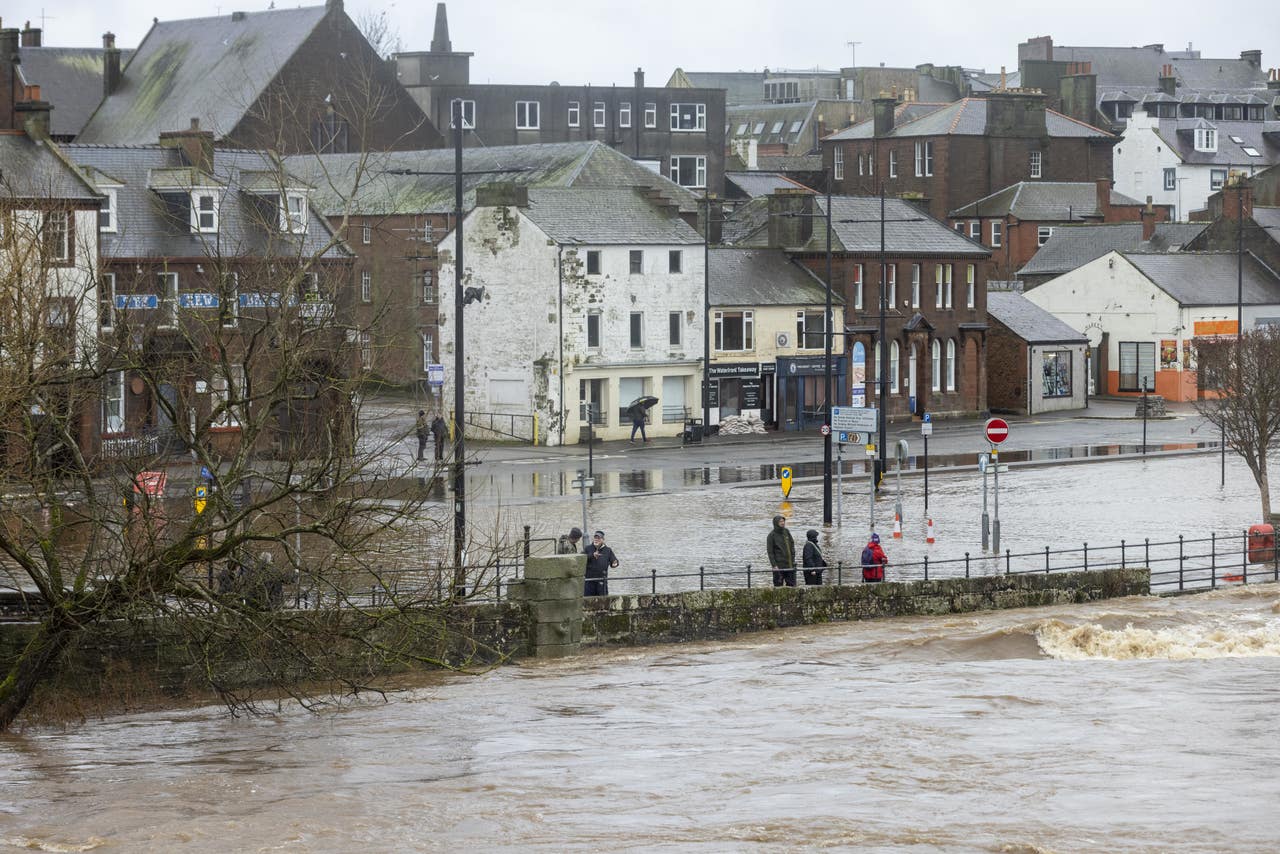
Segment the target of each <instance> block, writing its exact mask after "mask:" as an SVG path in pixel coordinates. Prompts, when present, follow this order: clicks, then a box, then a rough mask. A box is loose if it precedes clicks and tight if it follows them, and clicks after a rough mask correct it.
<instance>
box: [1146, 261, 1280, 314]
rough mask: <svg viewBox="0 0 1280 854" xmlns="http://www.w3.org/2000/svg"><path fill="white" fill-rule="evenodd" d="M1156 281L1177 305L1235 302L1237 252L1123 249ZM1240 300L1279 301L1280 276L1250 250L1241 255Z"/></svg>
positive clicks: (1271, 302) (1247, 301)
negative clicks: (1143, 251) (1163, 251)
mask: <svg viewBox="0 0 1280 854" xmlns="http://www.w3.org/2000/svg"><path fill="white" fill-rule="evenodd" d="M1123 255H1124V258H1125V260H1127V261H1128V262H1129V263H1131V264H1133V265H1134V266H1135V267H1137V268H1138V270H1139V271H1141V272H1142V274H1143V275H1144V276H1146V277H1147V278H1148V279H1150V280H1151V281H1152V282H1153V283H1155V285H1156V286H1157V287H1158V288H1160V289H1161V290H1162V291H1164V292H1165V293H1167V294H1169V296H1171V297H1173V298H1174V299H1175V300H1177V301H1178V303H1179V304H1180V305H1227V304H1231V305H1234V304H1235V302H1236V294H1237V287H1238V283H1237V272H1236V264H1237V259H1236V253H1234V252H1173V253H1162V254H1153V255H1145V254H1141V253H1136V252H1126V253H1123ZM1243 269H1244V284H1243V297H1244V298H1243V301H1244V303H1245V304H1247V305H1280V276H1277V275H1276V273H1275V272H1274V271H1273V270H1271V268H1269V267H1267V265H1265V264H1263V263H1262V262H1261V261H1259V260H1258V259H1257V258H1256V257H1255V256H1254V255H1253V253H1251V252H1246V253H1245V257H1244V264H1243Z"/></svg>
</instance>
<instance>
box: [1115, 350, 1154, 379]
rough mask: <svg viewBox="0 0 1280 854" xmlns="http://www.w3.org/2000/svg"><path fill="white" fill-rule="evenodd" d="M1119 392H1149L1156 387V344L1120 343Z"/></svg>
mask: <svg viewBox="0 0 1280 854" xmlns="http://www.w3.org/2000/svg"><path fill="white" fill-rule="evenodd" d="M1119 348H1120V384H1119V390H1120V391H1142V390H1143V389H1144V388H1145V389H1148V390H1151V389H1154V388H1155V385H1156V342H1154V341H1121V342H1120V345H1119Z"/></svg>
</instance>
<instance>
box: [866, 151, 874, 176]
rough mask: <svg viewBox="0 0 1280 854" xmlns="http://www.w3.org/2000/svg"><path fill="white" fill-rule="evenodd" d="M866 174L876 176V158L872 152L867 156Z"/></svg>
mask: <svg viewBox="0 0 1280 854" xmlns="http://www.w3.org/2000/svg"><path fill="white" fill-rule="evenodd" d="M867 174H868V175H874V174H876V156H875V153H874V152H872V153H870V154H868V155H867Z"/></svg>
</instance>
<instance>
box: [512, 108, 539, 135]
mask: <svg viewBox="0 0 1280 854" xmlns="http://www.w3.org/2000/svg"><path fill="white" fill-rule="evenodd" d="M539 112H540V105H539V104H538V102H537V101H516V130H537V129H538V124H539V122H538V119H539V118H540V117H539V115H538V113H539Z"/></svg>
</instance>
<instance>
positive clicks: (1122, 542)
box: [1120, 540, 1124, 569]
mask: <svg viewBox="0 0 1280 854" xmlns="http://www.w3.org/2000/svg"><path fill="white" fill-rule="evenodd" d="M1120 568H1121V569H1124V540H1121V541H1120Z"/></svg>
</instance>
